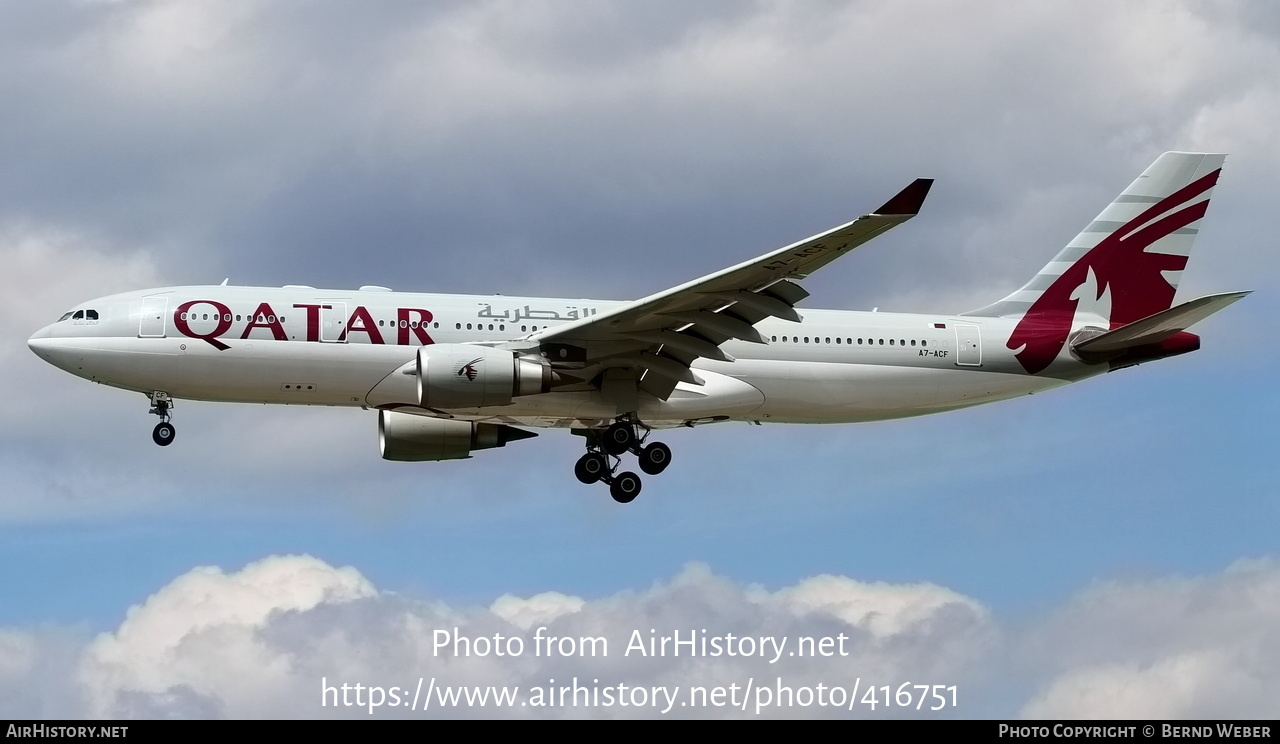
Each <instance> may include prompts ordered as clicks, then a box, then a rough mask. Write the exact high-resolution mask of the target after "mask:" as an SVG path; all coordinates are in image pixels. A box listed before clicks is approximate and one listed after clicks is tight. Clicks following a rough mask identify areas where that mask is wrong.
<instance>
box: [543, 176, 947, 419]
mask: <svg viewBox="0 0 1280 744" xmlns="http://www.w3.org/2000/svg"><path fill="white" fill-rule="evenodd" d="M932 185H933V180H932V179H928V178H920V179H917V180H916V181H914V182H913V183H912V184H911V185H909V186H907V187H906V188H905V189H903V190H902V191H900V192H898V194H897V195H896V196H894V197H893V198H892V199H890V200H889V201H887V202H885V204H884V205H883V206H881V207H880V208H879V209H877V210H875V211H874V212H872V213H870V214H865V215H863V216H861V217H859V218H857V219H856V220H854V221H852V222H849V223H846V224H844V225H841V226H839V227H837V228H835V229H832V230H828V231H826V232H824V233H820V234H818V235H815V236H813V237H811V238H808V239H807V240H802V241H800V242H798V243H793V244H791V245H789V246H786V247H785V248H779V249H778V250H776V251H773V252H772V253H767V254H765V255H763V256H760V257H759V258H756V259H753V260H751V261H746V262H744V263H741V264H738V265H737V266H731V267H729V268H727V269H724V270H723V271H718V272H716V273H714V274H709V275H707V276H704V277H702V278H701V279H695V280H693V281H691V282H688V283H686V284H682V285H680V286H678V287H675V288H673V289H668V290H666V291H664V292H659V293H657V294H654V295H650V296H648V297H645V298H643V299H640V300H636V301H635V302H630V303H627V304H625V305H621V306H619V307H616V308H613V309H611V310H607V311H605V312H602V313H600V314H599V315H593V316H591V317H590V318H583V319H580V320H577V321H574V322H572V323H568V324H566V325H562V326H559V327H556V328H551V329H548V330H546V331H542V332H539V333H536V334H533V335H532V336H530V339H529V340H534V341H537V342H539V344H540V345H541V347H542V351H543V352H544V353H547V358H548V359H549V360H550V361H551V363H552V366H553V367H554V368H555V369H556V370H557V371H558V372H562V373H565V374H568V375H570V376H572V377H578V378H579V379H583V380H590V379H593V378H594V377H595V376H596V375H598V374H601V373H602V372H608V371H609V370H616V371H615V372H609V373H608V374H607V375H606V380H605V384H607V383H608V381H609V379H608V378H612V379H617V380H620V381H624V382H625V381H626V380H634V381H635V382H636V383H638V384H639V388H640V389H642V390H645V391H646V392H649V393H651V394H653V395H656V396H657V397H659V398H662V399H664V400H665V399H666V398H667V397H668V396H670V394H671V391H672V390H673V389H674V388H675V386H676V383H677V382H688V383H691V384H694V385H700V384H702V380H701V379H700V378H699V377H698V375H697V374H696V373H695V372H694V371H693V370H692V369H690V365H691V364H692V363H693V361H694V360H695V359H698V358H699V357H705V358H707V359H718V360H722V361H732V357H730V356H729V355H728V354H726V353H725V352H724V351H723V350H721V349H720V345H721V344H723V343H724V342H725V341H728V340H729V339H740V340H742V341H751V342H754V343H764V339H763V338H762V337H761V336H760V334H759V332H758V331H756V329H755V328H754V327H753V326H754V325H755V324H756V323H759V322H760V321H761V320H764V319H765V318H767V317H777V318H784V319H786V320H792V321H799V320H800V315H799V313H797V312H796V310H795V304H796V303H797V302H799V301H800V300H803V299H804V298H805V297H808V296H809V293H808V292H806V291H805V290H804V289H802V288H801V287H800V285H798V284H796V283H795V282H794V281H792V280H794V279H803V278H804V277H806V276H808V275H810V274H812V273H813V272H815V271H817V270H818V269H820V268H822V267H823V266H826V265H827V264H829V263H831V262H832V261H834V260H835V259H837V258H839V257H840V256H842V255H844V254H846V253H848V252H849V251H851V250H853V249H854V248H857V247H858V246H860V245H862V244H863V243H865V242H867V241H868V240H871V239H872V238H874V237H876V236H877V235H879V234H881V233H883V232H885V231H886V230H888V229H890V228H892V227H895V226H897V225H900V224H902V223H903V222H906V221H907V220H909V219H911V218H912V217H914V216H915V215H916V214H917V213H918V212H919V211H920V205H921V204H922V203H923V202H924V198H925V196H926V195H927V194H928V193H929V187H930V186H932Z"/></svg>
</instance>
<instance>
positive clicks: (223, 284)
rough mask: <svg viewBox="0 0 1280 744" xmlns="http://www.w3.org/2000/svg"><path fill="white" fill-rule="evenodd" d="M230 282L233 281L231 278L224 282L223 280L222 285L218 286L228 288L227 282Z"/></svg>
mask: <svg viewBox="0 0 1280 744" xmlns="http://www.w3.org/2000/svg"><path fill="white" fill-rule="evenodd" d="M229 281H231V277H227V278H226V279H223V280H222V284H219V285H218V286H219V287H225V286H227V282H229Z"/></svg>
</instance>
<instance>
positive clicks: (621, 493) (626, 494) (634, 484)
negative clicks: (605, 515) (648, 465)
mask: <svg viewBox="0 0 1280 744" xmlns="http://www.w3.org/2000/svg"><path fill="white" fill-rule="evenodd" d="M609 495H610V496H612V497H613V500H614V501H616V502H618V503H619V504H630V503H631V502H632V501H635V499H636V496H639V495H640V476H638V475H636V474H635V473H623V474H622V475H619V476H616V477H615V478H614V479H613V483H610V484H609Z"/></svg>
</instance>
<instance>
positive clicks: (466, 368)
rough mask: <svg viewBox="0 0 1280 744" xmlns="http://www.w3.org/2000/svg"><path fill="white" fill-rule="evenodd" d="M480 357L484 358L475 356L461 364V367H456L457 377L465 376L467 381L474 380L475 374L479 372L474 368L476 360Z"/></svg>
mask: <svg viewBox="0 0 1280 744" xmlns="http://www.w3.org/2000/svg"><path fill="white" fill-rule="evenodd" d="M481 359H484V357H476V358H475V359H472V360H471V361H469V362H467V363H466V364H464V365H462V367H460V368H459V369H458V377H465V378H467V381H468V382H475V381H476V375H478V374H480V371H479V370H477V369H476V362H478V361H480V360H481Z"/></svg>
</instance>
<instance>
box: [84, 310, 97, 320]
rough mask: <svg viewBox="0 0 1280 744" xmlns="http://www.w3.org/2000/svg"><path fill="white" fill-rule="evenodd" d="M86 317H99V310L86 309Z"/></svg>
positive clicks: (95, 318)
mask: <svg viewBox="0 0 1280 744" xmlns="http://www.w3.org/2000/svg"><path fill="white" fill-rule="evenodd" d="M84 319H85V320H97V319H98V311H97V310H85V311H84Z"/></svg>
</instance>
